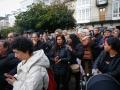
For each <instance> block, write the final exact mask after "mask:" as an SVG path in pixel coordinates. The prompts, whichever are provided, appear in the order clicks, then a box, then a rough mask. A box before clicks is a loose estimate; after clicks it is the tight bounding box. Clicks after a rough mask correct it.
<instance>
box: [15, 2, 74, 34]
mask: <svg viewBox="0 0 120 90" xmlns="http://www.w3.org/2000/svg"><path fill="white" fill-rule="evenodd" d="M15 25H16V26H17V27H19V28H20V29H21V30H48V31H49V32H53V31H54V30H55V29H57V28H61V29H68V28H72V27H74V25H75V20H74V18H73V11H71V10H68V8H67V6H66V5H65V4H64V3H57V4H52V5H45V4H43V3H41V2H40V3H38V4H33V5H31V6H29V7H28V10H27V11H26V12H21V13H20V14H18V15H17V16H16V24H15Z"/></svg>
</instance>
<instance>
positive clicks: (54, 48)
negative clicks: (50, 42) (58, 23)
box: [52, 35, 66, 53]
mask: <svg viewBox="0 0 120 90" xmlns="http://www.w3.org/2000/svg"><path fill="white" fill-rule="evenodd" d="M58 37H61V39H62V40H63V44H62V46H65V43H66V40H65V37H64V35H57V36H56V38H55V45H54V47H53V48H52V50H53V53H56V50H57V49H58V48H59V46H58V44H57V38H58Z"/></svg>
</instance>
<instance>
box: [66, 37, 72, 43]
mask: <svg viewBox="0 0 120 90" xmlns="http://www.w3.org/2000/svg"><path fill="white" fill-rule="evenodd" d="M67 43H68V44H69V45H70V44H71V43H72V39H71V38H70V36H68V37H67Z"/></svg>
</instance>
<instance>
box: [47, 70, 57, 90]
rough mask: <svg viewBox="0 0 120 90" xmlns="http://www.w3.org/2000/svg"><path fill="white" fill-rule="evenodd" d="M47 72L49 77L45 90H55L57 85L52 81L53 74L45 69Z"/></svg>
mask: <svg viewBox="0 0 120 90" xmlns="http://www.w3.org/2000/svg"><path fill="white" fill-rule="evenodd" d="M47 72H48V77H49V84H48V89H47V90H57V84H56V82H55V79H54V73H53V71H52V69H50V68H49V69H47Z"/></svg>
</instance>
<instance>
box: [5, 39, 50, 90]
mask: <svg viewBox="0 0 120 90" xmlns="http://www.w3.org/2000/svg"><path fill="white" fill-rule="evenodd" d="M13 52H14V53H15V56H16V57H17V58H18V59H19V60H21V63H20V64H19V65H18V67H17V74H16V75H15V76H11V75H8V74H5V76H6V77H7V78H6V81H7V82H8V83H9V84H11V85H13V90H43V88H44V89H45V90H47V87H48V74H47V71H46V68H48V67H49V60H48V58H47V57H46V56H45V54H44V52H43V50H39V51H36V52H33V43H32V42H31V41H30V40H29V39H27V38H25V37H18V38H16V39H15V41H14V42H13Z"/></svg>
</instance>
